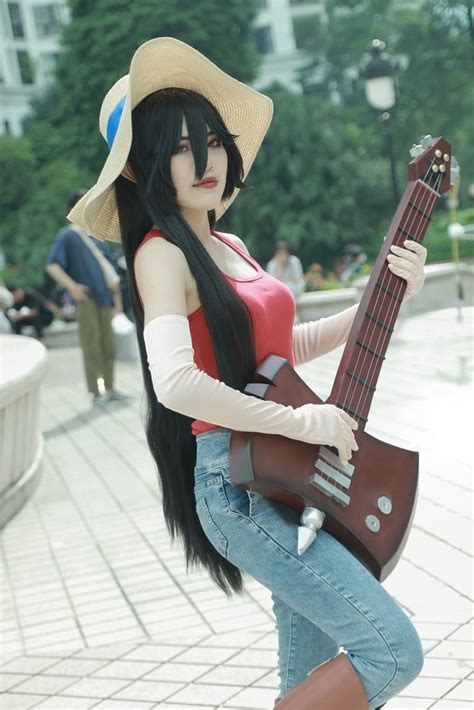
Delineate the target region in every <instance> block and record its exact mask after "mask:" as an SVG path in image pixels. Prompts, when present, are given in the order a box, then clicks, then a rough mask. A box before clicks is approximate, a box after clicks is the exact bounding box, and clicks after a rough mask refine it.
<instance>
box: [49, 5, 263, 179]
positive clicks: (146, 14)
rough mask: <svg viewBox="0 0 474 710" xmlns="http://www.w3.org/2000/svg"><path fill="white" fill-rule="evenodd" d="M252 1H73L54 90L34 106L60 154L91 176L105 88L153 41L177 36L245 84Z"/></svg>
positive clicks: (251, 48) (251, 65)
mask: <svg viewBox="0 0 474 710" xmlns="http://www.w3.org/2000/svg"><path fill="white" fill-rule="evenodd" d="M259 4H260V3H259V2H258V0H228V2H226V4H225V8H223V5H222V2H220V1H219V0H199V2H197V1H196V0H159V1H158V2H157V0H140V2H135V3H130V2H129V0H97V1H96V2H90V1H89V0H72V2H71V12H72V16H71V22H70V24H69V25H68V26H67V27H66V28H65V30H64V35H63V44H64V52H63V53H62V55H61V57H60V59H59V62H58V65H57V73H56V82H55V85H54V88H53V90H52V91H51V92H50V93H49V95H48V96H46V97H45V99H44V100H43V101H42V102H40V103H38V104H37V108H36V115H37V118H41V119H44V120H47V121H48V122H49V123H50V124H51V125H52V126H53V127H54V129H55V130H57V131H58V132H59V133H60V134H61V137H62V141H63V144H64V148H65V150H67V151H71V154H72V155H74V156H75V158H76V159H77V160H78V161H80V162H81V163H84V164H85V165H86V167H87V168H89V169H90V170H93V171H97V170H98V169H99V168H100V166H101V164H102V163H103V160H104V156H105V154H106V146H105V143H104V141H103V139H102V138H101V136H100V135H99V132H98V117H99V110H100V105H101V102H102V99H103V97H104V96H105V94H106V93H107V91H108V89H109V88H110V87H111V86H112V85H113V84H114V82H115V81H117V79H119V78H120V77H121V76H122V75H124V74H126V73H127V70H128V67H129V65H130V59H131V57H132V55H133V53H134V52H135V50H136V49H137V47H138V46H139V45H141V44H142V43H143V42H145V41H147V40H149V39H152V38H153V37H160V36H161V37H164V36H170V37H176V38H177V39H180V40H182V41H184V42H187V43H188V44H191V45H192V46H193V47H195V48H196V49H197V50H199V51H200V52H202V53H203V54H205V55H206V56H207V57H209V58H210V59H211V60H213V61H215V62H216V63H217V64H218V65H219V66H220V67H221V68H222V69H224V71H228V72H229V73H230V74H232V75H233V76H235V77H236V78H238V79H240V80H241V81H250V80H252V79H253V78H254V77H255V75H256V71H257V69H258V55H257V52H256V49H255V45H254V43H253V41H252V31H251V22H252V20H253V18H254V16H255V14H256V12H257V10H258V7H259Z"/></svg>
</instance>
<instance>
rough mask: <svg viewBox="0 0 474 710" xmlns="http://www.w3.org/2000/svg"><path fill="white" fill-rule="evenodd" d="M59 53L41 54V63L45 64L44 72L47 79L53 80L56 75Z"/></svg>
mask: <svg viewBox="0 0 474 710" xmlns="http://www.w3.org/2000/svg"><path fill="white" fill-rule="evenodd" d="M58 57H59V54H58V53H57V52H45V53H44V54H42V55H41V64H42V66H43V74H44V79H45V81H51V80H52V79H53V76H54V68H55V66H56V62H57V61H58Z"/></svg>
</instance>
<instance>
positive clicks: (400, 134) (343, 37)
mask: <svg viewBox="0 0 474 710" xmlns="http://www.w3.org/2000/svg"><path fill="white" fill-rule="evenodd" d="M325 10H326V23H325V24H323V25H321V28H320V30H319V34H318V41H317V42H315V43H314V46H313V48H312V49H311V50H310V52H309V53H308V54H309V56H310V59H309V63H308V66H307V68H306V70H305V72H304V80H305V81H306V82H307V83H308V82H309V78H308V77H313V78H312V80H311V82H312V83H311V84H310V85H309V86H308V88H309V89H310V90H314V91H317V92H318V93H319V94H320V95H322V96H329V95H333V96H334V94H336V95H337V96H338V97H339V99H340V101H341V103H342V104H343V105H344V106H346V107H347V109H348V111H350V114H351V117H352V119H353V120H358V121H359V122H361V123H364V124H365V123H367V124H369V125H372V131H373V134H374V136H376V140H379V141H380V151H381V154H384V148H383V146H382V144H381V137H380V126H377V124H376V121H375V120H374V115H373V113H372V111H371V109H370V108H369V106H368V104H367V101H366V99H365V96H364V90H363V81H362V80H360V79H359V78H358V76H357V74H358V67H359V65H360V62H361V58H362V56H363V53H364V51H366V50H367V48H368V46H369V44H370V42H371V40H372V39H373V38H375V37H377V38H379V39H382V40H384V41H385V42H386V44H387V51H389V52H390V53H391V54H392V55H394V56H395V57H397V58H398V59H399V60H400V64H401V67H402V68H401V70H400V72H399V78H398V85H399V92H398V100H397V105H396V108H395V110H394V120H393V129H394V133H395V143H396V147H397V155H398V163H399V165H398V168H399V172H400V173H402V172H403V175H405V174H406V171H405V164H406V162H407V158H408V152H407V151H408V148H409V147H410V146H411V145H412V143H413V142H415V141H417V140H418V139H419V137H420V136H421V135H423V134H425V133H431V134H432V135H433V136H438V135H444V136H445V137H446V138H448V140H450V141H451V143H452V146H453V151H454V152H455V153H456V155H457V157H458V159H459V160H460V162H461V164H462V166H463V168H464V170H463V172H464V184H466V185H467V184H469V183H470V182H472V181H474V149H473V147H472V141H471V140H470V135H471V133H472V131H471V121H472V116H473V114H474V82H473V81H472V76H473V68H474V66H473V57H474V36H473V30H472V2H470V1H467V0H466V1H465V2H463V1H462V0H418V1H417V2H412V0H325ZM314 77H316V79H317V82H318V83H314V82H315V81H316V79H315V78H314Z"/></svg>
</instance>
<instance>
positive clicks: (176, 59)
mask: <svg viewBox="0 0 474 710" xmlns="http://www.w3.org/2000/svg"><path fill="white" fill-rule="evenodd" d="M170 87H179V88H184V89H191V90H193V91H196V92H198V93H200V94H202V95H203V96H205V97H206V98H207V99H208V100H209V101H210V102H211V103H212V105H213V106H215V108H216V109H217V110H218V111H219V113H220V114H221V116H222V118H223V120H224V123H225V124H226V126H227V128H228V130H229V131H230V132H231V133H233V134H236V135H238V138H237V139H236V144H237V147H238V149H239V150H240V153H241V155H242V159H243V167H244V179H245V177H246V175H247V174H248V172H249V170H250V168H251V166H252V163H253V161H254V160H255V157H256V155H257V152H258V149H259V148H260V145H261V143H262V140H263V138H264V136H265V133H266V132H267V130H268V127H269V125H270V121H271V119H272V114H273V103H272V101H271V99H270V98H268V96H264V95H263V94H260V93H259V92H258V91H255V89H252V88H250V87H249V86H246V85H245V84H242V83H241V82H240V81H237V79H233V78H232V77H231V76H229V75H228V74H225V72H223V71H222V70H221V69H219V68H218V67H217V66H216V65H215V64H213V63H212V62H211V61H209V59H207V58H206V57H204V56H203V55H202V54H201V53H200V52H198V51H196V50H195V49H193V48H192V47H190V46H189V45H187V44H185V43H184V42H180V41H179V40H177V39H174V38H173V37H158V38H157V39H152V40H150V41H149V42H145V44H142V45H141V47H139V48H138V49H137V51H136V52H135V54H134V55H133V58H132V61H131V64H130V73H129V74H128V75H127V76H123V77H122V78H121V79H119V80H118V81H117V83H116V84H114V86H113V87H112V88H111V89H110V91H109V92H108V94H107V95H106V97H105V99H104V101H103V102H102V108H101V111H100V118H99V127H100V132H101V134H102V136H103V137H104V138H105V140H106V141H107V143H108V144H109V149H110V153H109V156H108V158H107V160H106V161H105V163H104V166H103V168H102V171H101V173H100V175H99V178H98V180H97V182H96V184H95V185H94V186H93V187H92V188H91V189H90V190H89V191H88V192H87V193H86V194H85V195H84V197H83V198H81V199H80V200H79V202H78V203H77V204H76V205H75V206H74V207H73V209H72V210H71V211H70V213H69V214H68V219H69V220H70V221H71V222H73V223H74V224H77V225H78V226H79V227H81V228H82V229H84V230H85V231H86V232H88V233H89V234H93V235H94V236H95V237H99V238H100V239H109V240H112V241H116V242H119V241H120V226H119V218H118V210H117V201H116V196H115V187H114V181H115V179H116V178H117V177H118V176H119V175H120V173H121V172H122V171H123V170H124V168H125V164H126V162H127V158H128V154H129V152H130V146H131V143H132V110H133V109H134V108H135V106H137V104H139V103H140V101H142V99H144V98H145V97H146V96H149V95H150V94H152V93H153V92H155V91H158V90H160V89H166V88H170ZM238 192H239V190H238V189H235V190H234V192H233V193H232V195H231V196H230V197H229V198H227V199H226V200H223V201H222V202H221V204H220V205H219V207H218V208H217V210H216V217H217V219H219V217H221V216H222V215H223V214H224V212H225V210H226V209H227V208H228V207H229V205H230V204H231V203H232V202H233V201H234V199H235V198H236V197H237V194H238Z"/></svg>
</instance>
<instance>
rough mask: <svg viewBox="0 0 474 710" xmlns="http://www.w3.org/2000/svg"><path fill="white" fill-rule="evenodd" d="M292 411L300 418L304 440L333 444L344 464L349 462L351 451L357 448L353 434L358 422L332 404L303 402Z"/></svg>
mask: <svg viewBox="0 0 474 710" xmlns="http://www.w3.org/2000/svg"><path fill="white" fill-rule="evenodd" d="M294 412H295V415H296V417H297V418H300V419H301V420H302V422H301V423H302V424H303V428H304V441H306V442H307V443H310V444H326V446H334V447H335V448H336V449H337V451H338V454H339V458H340V460H341V463H343V464H344V465H345V464H347V463H348V462H349V459H350V458H351V456H352V452H353V451H358V450H359V447H358V446H357V442H356V440H355V436H354V431H356V430H357V428H358V426H359V425H358V423H357V422H356V420H355V419H353V418H352V417H350V416H349V415H348V414H347V413H346V412H344V411H343V410H342V409H339V407H336V406H335V405H334V404H303V405H302V406H301V407H297V408H296V409H295V410H294ZM301 440H303V439H301Z"/></svg>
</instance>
